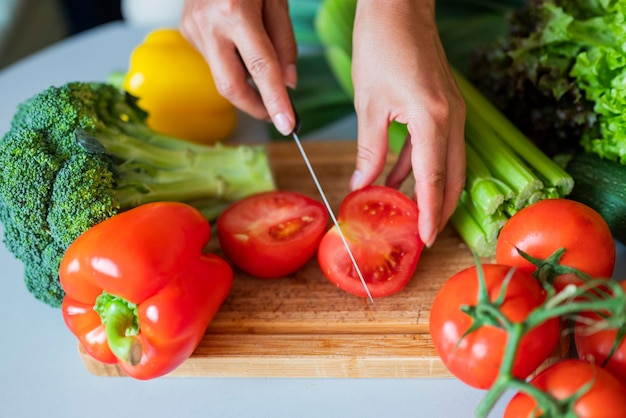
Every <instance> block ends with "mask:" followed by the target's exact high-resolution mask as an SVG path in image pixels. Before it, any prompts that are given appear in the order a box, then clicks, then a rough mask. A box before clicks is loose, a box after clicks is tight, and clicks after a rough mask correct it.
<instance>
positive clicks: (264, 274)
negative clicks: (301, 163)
mask: <svg viewBox="0 0 626 418" xmlns="http://www.w3.org/2000/svg"><path fill="white" fill-rule="evenodd" d="M327 224H328V212H327V211H326V208H325V206H324V205H323V204H322V203H321V202H318V201H317V200H314V199H312V198H310V197H307V196H304V195H302V194H299V193H295V192H290V191H270V192H264V193H259V194H256V195H252V196H249V197H246V198H244V199H242V200H239V201H238V202H236V203H234V204H232V205H231V206H229V207H228V208H227V209H226V210H225V211H224V212H223V213H222V214H221V215H220V216H219V218H218V219H217V233H218V238H219V242H220V246H221V247H222V250H223V251H224V254H225V255H226V257H228V259H230V261H232V263H233V264H235V265H236V266H237V267H239V268H240V269H242V270H243V271H245V272H247V273H248V274H250V275H252V276H255V277H260V278H268V279H269V278H278V277H284V276H287V275H289V274H291V273H293V272H295V271H296V270H298V269H300V268H301V267H302V266H304V265H305V264H306V263H307V261H309V260H310V259H311V258H312V257H313V256H314V255H315V251H316V250H317V246H318V244H319V242H320V240H321V239H322V236H323V235H324V232H326V227H327Z"/></svg>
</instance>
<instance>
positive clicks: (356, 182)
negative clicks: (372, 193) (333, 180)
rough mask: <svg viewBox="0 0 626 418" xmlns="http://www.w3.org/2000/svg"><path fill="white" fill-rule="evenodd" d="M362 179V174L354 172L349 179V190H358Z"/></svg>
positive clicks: (357, 171)
mask: <svg viewBox="0 0 626 418" xmlns="http://www.w3.org/2000/svg"><path fill="white" fill-rule="evenodd" d="M362 179H363V174H362V173H361V172H360V171H359V170H354V173H353V174H352V178H351V179H350V190H357V189H360V188H361V181H362Z"/></svg>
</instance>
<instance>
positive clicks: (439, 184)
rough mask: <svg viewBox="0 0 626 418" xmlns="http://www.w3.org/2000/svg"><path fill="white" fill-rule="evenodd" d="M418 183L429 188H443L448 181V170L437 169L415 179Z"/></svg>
mask: <svg viewBox="0 0 626 418" xmlns="http://www.w3.org/2000/svg"><path fill="white" fill-rule="evenodd" d="M415 181H416V182H417V183H420V184H421V185H422V186H424V187H426V188H429V189H437V190H443V188H444V185H445V183H446V172H445V171H444V170H443V169H436V170H433V171H431V172H429V173H425V174H424V175H422V176H419V177H418V178H416V179H415Z"/></svg>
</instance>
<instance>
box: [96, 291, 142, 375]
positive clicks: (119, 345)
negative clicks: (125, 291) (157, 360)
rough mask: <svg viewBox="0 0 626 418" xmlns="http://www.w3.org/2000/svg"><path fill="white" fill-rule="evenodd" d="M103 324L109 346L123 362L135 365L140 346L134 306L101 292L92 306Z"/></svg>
mask: <svg viewBox="0 0 626 418" xmlns="http://www.w3.org/2000/svg"><path fill="white" fill-rule="evenodd" d="M94 309H95V310H96V312H98V314H99V315H100V319H101V320H102V323H103V324H104V327H105V331H106V335H107V341H108V344H109V348H110V349H111V351H112V352H113V354H115V356H116V357H117V358H118V359H119V360H120V361H123V362H125V363H128V364H130V365H132V366H136V365H137V364H139V362H140V361H141V356H142V351H143V350H142V347H141V342H140V341H139V338H137V334H138V333H139V323H138V320H137V310H136V306H135V305H134V304H132V303H129V302H128V301H126V300H124V299H121V298H118V297H115V296H112V295H110V294H108V293H106V292H103V293H102V294H101V295H100V296H99V297H98V299H97V301H96V306H95V307H94Z"/></svg>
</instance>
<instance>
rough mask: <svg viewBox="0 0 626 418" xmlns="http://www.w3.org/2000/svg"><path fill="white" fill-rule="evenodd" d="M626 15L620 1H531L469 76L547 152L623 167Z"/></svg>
mask: <svg viewBox="0 0 626 418" xmlns="http://www.w3.org/2000/svg"><path fill="white" fill-rule="evenodd" d="M625 19H626V3H624V2H623V1H616V0H587V1H584V0H577V1H561V0H531V1H529V2H528V3H527V4H526V5H525V6H524V7H522V8H520V9H519V10H517V11H516V12H515V13H514V14H513V15H512V16H511V18H510V20H509V24H510V29H509V33H508V34H507V35H506V36H504V37H502V38H500V39H498V40H497V41H495V42H494V43H490V44H488V45H486V46H484V47H483V48H481V49H480V50H479V52H478V53H477V54H476V57H475V62H474V63H473V65H472V68H471V70H470V76H469V77H470V79H471V80H472V81H473V82H474V83H475V84H476V85H477V86H478V88H479V89H480V90H481V91H483V92H484V93H485V94H486V95H487V97H489V99H490V100H492V101H493V102H494V103H496V105H497V106H498V107H500V108H501V109H503V111H504V112H505V114H506V115H507V116H508V117H509V118H510V119H511V120H512V121H513V122H514V123H515V124H516V125H517V126H520V127H521V128H522V129H523V130H524V132H525V133H526V134H528V135H529V136H530V137H531V138H533V140H534V141H535V142H536V143H537V144H538V145H539V146H540V147H541V149H542V150H543V151H545V152H546V153H548V154H549V155H555V154H558V153H562V152H567V153H572V152H575V151H576V150H577V149H578V148H580V147H582V148H583V149H584V150H585V151H587V152H591V153H594V154H597V155H599V156H601V157H603V158H607V159H610V160H614V161H620V162H621V163H622V164H626V112H624V109H626V107H625V105H626V89H624V87H623V86H624V82H625V80H626V50H624V48H623V42H624V39H625V37H626V25H625V24H624V22H625Z"/></svg>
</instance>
